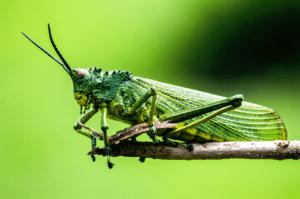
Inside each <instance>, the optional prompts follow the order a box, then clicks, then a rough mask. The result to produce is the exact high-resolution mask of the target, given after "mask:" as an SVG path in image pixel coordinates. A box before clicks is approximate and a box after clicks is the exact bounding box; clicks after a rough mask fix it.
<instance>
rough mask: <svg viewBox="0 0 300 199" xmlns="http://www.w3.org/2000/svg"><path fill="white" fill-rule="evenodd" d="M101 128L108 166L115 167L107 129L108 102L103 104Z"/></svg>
mask: <svg viewBox="0 0 300 199" xmlns="http://www.w3.org/2000/svg"><path fill="white" fill-rule="evenodd" d="M100 108H101V130H102V132H103V135H104V136H103V140H104V145H105V152H106V155H107V165H108V168H110V169H111V168H113V166H114V164H113V163H112V162H111V161H110V156H111V151H112V150H111V146H110V145H109V141H108V139H107V129H108V125H107V122H106V118H107V104H106V103H102V104H101V106H100Z"/></svg>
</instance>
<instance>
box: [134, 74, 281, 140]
mask: <svg viewBox="0 0 300 199" xmlns="http://www.w3.org/2000/svg"><path fill="white" fill-rule="evenodd" d="M130 84H131V87H132V89H134V90H135V91H136V92H138V93H140V94H142V93H144V92H146V91H147V90H148V89H149V88H150V87H151V86H154V87H155V88H156V89H157V93H158V95H157V100H156V107H157V108H158V109H159V110H160V111H161V112H163V113H164V114H170V113H175V112H180V111H183V110H187V109H191V108H195V107H201V106H203V105H207V104H210V103H213V102H216V101H220V100H223V99H225V97H221V96H217V95H212V94H209V93H205V92H201V91H196V90H192V89H187V88H183V87H179V86H174V85H170V84H166V83H161V82H157V81H154V80H150V79H144V78H140V77H133V78H132V79H131V81H130ZM209 114H210V113H208V114H204V115H202V116H199V117H195V118H192V119H189V120H187V121H186V124H189V123H192V122H194V121H197V120H199V119H201V118H203V117H205V116H206V115H209ZM195 128H197V129H198V130H201V131H203V132H206V133H209V134H211V135H215V136H219V137H222V138H225V139H227V140H232V141H251V140H257V141H258V140H278V139H280V140H286V139H287V133H286V128H285V126H284V124H283V122H282V121H281V119H280V117H279V116H278V114H277V113H276V112H275V111H273V110H272V109H269V108H267V107H263V106H260V105H257V104H252V103H249V102H243V104H242V106H241V107H239V108H237V109H234V110H231V111H228V112H226V113H223V114H221V115H219V116H216V117H214V118H213V119H211V120H209V121H206V122H204V123H202V124H199V125H197V126H195Z"/></svg>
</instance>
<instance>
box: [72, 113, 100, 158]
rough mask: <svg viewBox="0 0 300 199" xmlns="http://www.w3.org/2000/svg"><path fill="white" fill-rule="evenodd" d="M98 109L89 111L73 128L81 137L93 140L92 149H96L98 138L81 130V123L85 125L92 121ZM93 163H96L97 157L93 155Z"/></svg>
mask: <svg viewBox="0 0 300 199" xmlns="http://www.w3.org/2000/svg"><path fill="white" fill-rule="evenodd" d="M98 109H99V108H98V107H93V108H92V109H91V110H89V111H88V112H87V113H86V114H84V115H83V116H81V117H80V118H79V119H78V121H77V122H76V123H75V124H74V126H73V128H74V129H75V131H77V132H78V133H80V134H81V135H84V136H86V137H88V138H90V139H92V148H96V137H95V136H94V135H93V134H89V133H87V132H85V131H83V130H81V128H82V126H80V125H79V122H81V123H83V124H85V123H86V122H87V121H88V120H89V119H91V117H93V115H95V113H97V112H98ZM91 157H92V159H93V161H94V162H95V160H96V159H95V156H94V155H92V156H91Z"/></svg>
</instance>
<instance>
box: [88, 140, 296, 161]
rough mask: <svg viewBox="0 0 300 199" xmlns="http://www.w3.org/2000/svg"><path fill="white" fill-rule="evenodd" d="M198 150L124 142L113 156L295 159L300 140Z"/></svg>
mask: <svg viewBox="0 0 300 199" xmlns="http://www.w3.org/2000/svg"><path fill="white" fill-rule="evenodd" d="M192 145H193V146H194V150H192V151H189V150H188V149H187V148H186V147H183V146H178V148H174V147H170V146H166V145H165V144H164V143H159V144H158V145H153V143H151V142H135V141H123V142H121V143H120V144H118V145H112V146H111V147H112V156H127V157H145V158H153V159H167V160H205V159H230V158H241V159H274V160H283V159H294V160H298V159H299V158H300V141H280V140H278V141H264V142H254V141H252V142H207V143H204V144H199V143H192ZM93 154H98V155H103V156H105V150H104V149H99V148H95V149H93V150H92V151H90V152H89V153H88V155H93Z"/></svg>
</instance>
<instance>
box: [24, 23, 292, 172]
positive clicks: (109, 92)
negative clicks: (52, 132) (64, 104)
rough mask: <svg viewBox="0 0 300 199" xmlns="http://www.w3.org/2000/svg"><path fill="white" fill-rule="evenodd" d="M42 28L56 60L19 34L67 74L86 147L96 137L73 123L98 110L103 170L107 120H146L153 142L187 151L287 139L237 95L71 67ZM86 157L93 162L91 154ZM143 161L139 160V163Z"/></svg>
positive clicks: (271, 118)
mask: <svg viewBox="0 0 300 199" xmlns="http://www.w3.org/2000/svg"><path fill="white" fill-rule="evenodd" d="M48 31H49V37H50V41H51V43H52V46H53V47H54V49H55V51H56V53H57V54H58V56H59V57H60V59H61V61H62V62H60V61H59V60H58V59H56V58H55V57H54V56H52V55H51V54H50V53H49V52H47V51H46V50H45V49H43V48H42V47H41V46H39V45H38V44H37V43H35V42H34V41H33V40H32V39H30V38H29V37H28V36H27V35H26V34H25V33H23V32H22V33H23V34H24V35H25V36H26V37H27V38H28V39H29V40H30V41H31V42H32V43H33V44H35V45H36V46H37V47H39V48H40V49H41V50H42V51H44V52H45V53H46V54H47V55H49V56H50V57H51V58H52V59H54V60H55V61H56V62H57V63H59V64H60V65H61V66H62V67H63V69H64V70H65V71H66V72H67V73H68V75H69V76H70V77H71V79H72V82H73V94H74V98H75V100H76V101H77V103H78V104H79V105H80V114H82V113H83V115H81V116H80V117H79V119H78V121H77V122H76V123H75V125H74V129H75V131H76V132H78V133H80V134H82V135H84V136H86V137H88V138H90V139H92V148H95V147H96V137H95V136H94V135H93V134H89V133H87V132H85V131H83V130H82V127H81V126H80V125H79V122H81V123H83V124H85V123H86V122H87V121H88V120H89V119H90V118H91V117H92V116H93V115H95V114H96V113H97V112H98V111H99V110H100V113H101V130H102V132H103V135H104V139H103V140H104V145H105V152H106V155H107V164H108V167H109V168H112V167H113V165H114V164H113V163H112V162H111V160H110V156H111V152H112V149H111V146H110V144H109V141H108V139H107V130H108V124H107V121H106V119H107V118H110V119H114V120H117V121H122V122H125V123H127V124H130V125H135V124H139V123H143V122H148V124H149V129H150V132H149V133H148V135H149V137H150V138H151V139H152V140H153V142H154V143H155V144H156V143H158V142H159V140H158V139H157V137H158V136H159V137H162V138H163V141H164V143H165V144H167V145H170V146H173V147H177V146H178V144H180V145H183V146H185V147H187V149H188V150H193V146H192V145H190V144H188V143H189V142H192V141H196V142H207V141H217V142H223V141H252V140H255V141H260V140H265V141H267V140H278V139H280V140H286V139H287V132H286V128H285V126H284V124H283V122H282V120H281V119H280V117H279V115H278V114H277V113H276V112H275V111H273V110H272V109H270V108H267V107H264V106H260V105H257V104H253V103H248V102H245V101H243V100H244V99H243V96H242V95H235V96H232V97H229V98H225V97H221V96H217V95H213V94H210V93H205V92H201V91H196V90H192V89H187V88H183V87H179V86H174V85H170V84H166V83H161V82H158V81H154V80H150V79H145V78H141V77H134V76H132V75H131V73H130V72H128V71H126V72H124V71H120V70H118V71H116V70H114V71H106V72H103V71H102V70H101V68H97V67H91V68H87V69H83V68H79V69H71V68H70V66H69V65H68V63H67V62H66V61H65V59H64V58H63V56H62V55H61V53H60V52H59V51H58V49H57V47H56V45H55V44H54V41H53V38H52V34H51V30H50V25H49V24H48ZM83 107H84V111H82V108H83ZM90 107H92V108H91V109H90ZM157 121H170V122H172V123H177V125H176V126H175V128H174V129H163V130H159V131H157V130H156V129H155V127H154V126H153V122H157ZM178 141H181V142H178ZM92 158H93V160H94V157H92ZM144 160H145V159H143V158H140V161H141V162H143V161H144Z"/></svg>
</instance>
